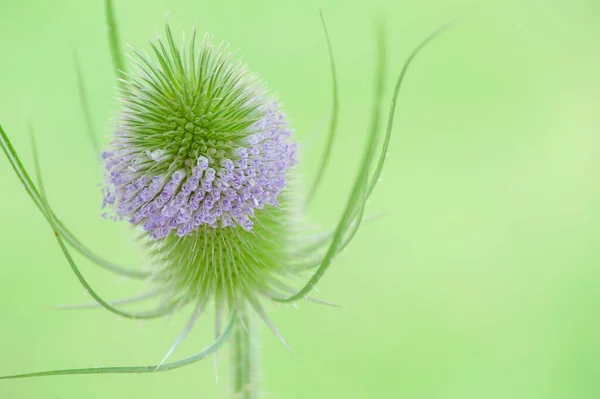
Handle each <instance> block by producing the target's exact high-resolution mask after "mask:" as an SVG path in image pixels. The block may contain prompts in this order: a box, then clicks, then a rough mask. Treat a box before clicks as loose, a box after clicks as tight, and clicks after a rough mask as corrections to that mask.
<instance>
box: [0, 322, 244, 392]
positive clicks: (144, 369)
mask: <svg viewBox="0 0 600 399" xmlns="http://www.w3.org/2000/svg"><path fill="white" fill-rule="evenodd" d="M236 320H237V313H236V312H235V311H233V312H232V314H231V318H230V319H229V324H228V325H227V328H226V329H225V331H223V334H221V335H220V336H219V337H218V338H217V339H216V340H215V341H214V342H213V343H212V344H210V345H209V346H207V347H206V348H204V349H203V350H202V351H201V352H198V353H196V354H194V355H192V356H189V357H186V358H185V359H181V360H178V361H175V362H171V363H165V364H162V365H160V366H158V367H157V366H132V367H126V366H125V367H90V368H81V369H65V370H52V371H41V372H37V373H26V374H15V375H7V376H1V377H0V380H14V379H21V378H33V377H47V376H55V375H86V374H147V373H155V372H161V371H169V370H174V369H177V368H180V367H183V366H187V365H189V364H192V363H195V362H198V361H200V360H202V359H204V358H206V357H207V356H209V355H211V354H213V353H214V352H216V351H217V350H218V349H219V348H220V347H221V346H222V345H223V344H224V343H225V341H227V338H229V336H230V335H231V332H232V331H233V328H234V326H235V324H236Z"/></svg>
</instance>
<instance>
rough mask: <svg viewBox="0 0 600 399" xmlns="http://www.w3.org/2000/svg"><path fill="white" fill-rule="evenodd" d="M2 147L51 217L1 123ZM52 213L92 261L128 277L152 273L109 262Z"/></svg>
mask: <svg viewBox="0 0 600 399" xmlns="http://www.w3.org/2000/svg"><path fill="white" fill-rule="evenodd" d="M0 147H2V150H3V151H4V153H5V154H6V158H7V159H8V161H9V162H10V164H11V166H12V168H13V170H14V171H15V174H16V175H17V177H18V178H19V180H20V181H21V183H22V184H23V187H24V188H25V190H26V191H27V194H29V197H30V198H31V199H32V200H33V202H34V203H35V205H36V207H37V208H38V209H39V210H40V212H42V214H43V216H44V217H45V218H46V220H48V219H49V215H48V214H47V213H46V209H45V207H44V204H43V202H42V200H41V197H40V194H39V192H38V190H37V188H36V186H35V184H33V182H32V180H31V178H30V177H29V174H28V173H27V171H26V170H25V168H24V167H23V164H22V163H21V160H20V159H19V156H18V155H17V153H16V151H15V149H14V148H13V146H12V144H11V142H10V140H9V138H8V136H7V135H6V133H5V132H4V129H3V128H2V126H1V125H0ZM50 213H51V214H52V216H53V217H55V219H56V223H57V226H58V231H59V232H60V233H61V234H62V235H63V237H64V238H65V240H67V242H68V243H69V244H71V245H72V246H73V247H74V248H75V249H76V250H77V251H78V252H79V253H81V254H82V255H83V256H85V257H86V258H88V259H89V260H91V261H92V262H94V263H96V264H98V265H99V266H101V267H103V268H105V269H107V270H110V271H112V272H114V273H118V274H121V275H125V276H127V277H133V278H147V277H148V276H149V275H150V273H148V272H145V271H139V270H129V269H126V268H124V267H121V266H118V265H116V264H114V263H112V262H109V261H107V260H105V259H103V258H101V257H99V256H98V255H96V254H94V253H93V252H92V251H90V250H89V249H88V248H87V247H85V246H84V245H83V244H82V243H81V242H80V241H79V240H78V239H77V238H76V237H75V236H74V235H73V234H72V233H71V232H70V231H69V230H68V229H67V227H66V226H65V225H64V224H63V223H62V222H60V221H59V220H58V218H57V217H56V215H55V214H54V212H52V210H51V209H50Z"/></svg>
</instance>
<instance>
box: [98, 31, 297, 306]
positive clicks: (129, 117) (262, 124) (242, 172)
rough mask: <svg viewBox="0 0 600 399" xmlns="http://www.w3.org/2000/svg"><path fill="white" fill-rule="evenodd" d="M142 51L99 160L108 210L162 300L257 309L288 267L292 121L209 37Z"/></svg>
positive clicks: (170, 41) (169, 39)
mask: <svg viewBox="0 0 600 399" xmlns="http://www.w3.org/2000/svg"><path fill="white" fill-rule="evenodd" d="M166 36H167V41H166V43H163V41H161V40H160V39H158V41H157V43H155V44H152V48H153V50H154V53H155V60H152V59H150V57H148V56H145V55H142V54H141V53H138V52H136V56H137V59H136V65H137V67H138V68H137V71H136V72H135V73H132V74H130V75H128V76H127V77H126V78H125V79H124V80H123V82H122V83H123V89H122V90H121V92H120V97H121V103H122V111H121V114H120V116H119V119H118V122H117V124H116V128H115V134H114V139H113V140H112V142H111V143H110V145H109V148H108V149H107V150H106V151H104V152H103V154H102V159H103V161H104V166H105V176H106V187H105V189H104V204H103V206H108V207H110V208H111V209H112V210H113V212H114V215H115V218H118V219H124V220H126V221H128V222H129V223H131V224H132V225H133V226H136V227H139V228H140V231H142V232H143V233H142V235H143V236H146V237H147V240H146V246H147V247H148V253H149V254H150V256H151V259H152V260H153V262H154V268H153V270H152V277H151V279H152V280H153V282H154V283H155V284H157V285H159V286H160V287H161V289H162V290H163V291H164V292H165V298H168V299H169V300H172V299H174V298H176V300H177V301H178V302H180V303H182V304H185V303H190V302H192V303H197V304H199V303H203V304H205V303H207V302H209V301H211V300H213V299H215V300H218V301H224V304H225V305H227V307H229V308H233V307H239V306H242V305H243V302H246V301H251V302H254V301H256V296H259V295H265V294H268V293H269V287H271V286H272V284H276V283H277V281H278V280H280V279H281V278H282V277H287V276H288V275H289V274H290V273H291V272H292V270H289V268H287V265H288V263H289V262H286V259H287V258H288V257H289V255H288V254H287V251H288V250H287V248H289V243H288V242H286V240H287V239H288V237H289V232H288V231H286V230H288V229H289V228H290V225H289V219H290V217H291V215H290V214H289V213H290V201H291V200H290V195H289V194H288V193H287V192H286V186H287V184H288V180H289V175H290V172H291V169H292V167H293V166H294V165H295V163H296V143H294V142H293V141H292V140H291V137H290V136H291V131H290V130H289V128H288V125H287V122H286V121H285V116H284V115H283V113H282V112H281V110H280V108H279V105H278V103H277V102H276V101H274V100H273V99H271V98H270V97H269V96H268V95H267V94H266V93H267V90H266V89H265V87H264V86H263V84H262V83H261V82H260V81H259V80H258V78H257V77H256V76H255V75H254V74H252V73H251V72H249V71H248V68H247V66H246V65H244V64H243V63H241V62H240V61H239V60H237V59H236V58H235V56H234V54H233V53H231V52H230V51H229V50H228V48H227V47H226V46H223V45H216V44H215V43H214V41H213V40H212V39H211V38H210V37H205V39H204V40H203V41H202V43H201V44H200V45H199V46H198V48H196V47H195V40H194V38H195V37H193V38H192V40H191V43H190V45H189V47H184V48H183V49H182V50H180V49H179V48H178V47H177V46H176V45H175V42H174V40H173V37H172V35H171V31H170V29H169V27H168V26H167V27H166Z"/></svg>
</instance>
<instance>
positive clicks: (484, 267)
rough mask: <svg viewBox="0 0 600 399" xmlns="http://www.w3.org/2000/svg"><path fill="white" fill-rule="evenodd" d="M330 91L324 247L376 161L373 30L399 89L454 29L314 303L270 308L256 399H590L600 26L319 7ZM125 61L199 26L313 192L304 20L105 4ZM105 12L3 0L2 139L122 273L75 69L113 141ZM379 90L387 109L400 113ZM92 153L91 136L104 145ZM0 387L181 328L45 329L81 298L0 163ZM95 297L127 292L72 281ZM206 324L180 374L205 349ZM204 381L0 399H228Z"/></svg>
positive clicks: (126, 245)
mask: <svg viewBox="0 0 600 399" xmlns="http://www.w3.org/2000/svg"><path fill="white" fill-rule="evenodd" d="M322 3H323V7H324V9H325V13H326V16H327V19H328V22H329V28H330V32H331V37H332V40H333V43H334V46H335V55H336V57H337V66H338V71H339V77H340V79H339V80H340V93H341V107H342V108H341V123H340V134H339V140H338V142H337V143H336V146H335V153H334V162H333V164H332V168H331V170H330V171H329V173H328V174H327V176H326V181H325V184H324V186H323V190H322V191H321V193H320V195H319V197H318V200H317V201H316V203H315V206H314V207H312V209H311V210H310V216H311V218H312V219H313V220H314V221H317V222H319V223H322V225H323V226H326V227H327V226H332V225H333V224H334V223H335V221H336V218H337V217H338V216H339V211H340V208H341V206H342V204H343V203H344V201H345V197H344V196H345V195H346V193H347V192H348V190H349V186H350V184H351V181H352V179H353V177H354V175H355V170H356V168H357V166H358V160H359V158H360V154H361V151H362V150H361V148H362V146H363V144H364V142H365V133H366V126H367V124H368V118H369V109H370V104H371V101H372V81H373V67H374V60H373V58H374V57H373V54H374V39H373V21H374V20H375V19H376V18H378V17H382V19H383V20H384V21H385V22H386V25H387V28H386V30H387V33H388V50H389V74H388V79H389V80H388V87H389V88H390V89H391V86H392V84H393V82H392V79H393V78H394V77H395V76H396V75H397V73H398V71H399V68H400V67H401V65H402V62H403V60H404V59H405V57H406V56H407V54H408V53H409V52H410V50H411V49H412V48H413V47H414V46H415V45H416V43H417V42H418V41H419V40H421V39H422V38H423V37H424V36H425V35H427V34H428V33H429V32H431V31H432V30H433V29H435V28H436V27H437V26H439V25H440V24H442V23H444V22H445V21H447V20H449V19H452V18H454V17H457V16H458V17H460V18H461V21H462V22H461V23H460V24H459V25H458V26H456V27H455V28H454V29H452V30H451V31H449V32H447V33H446V34H445V35H444V36H443V37H442V38H440V39H439V40H437V41H436V42H435V43H434V44H432V45H431V46H430V47H429V48H427V49H426V50H425V51H424V52H423V53H422V55H421V56H419V58H418V59H417V61H416V62H415V64H414V66H413V68H412V70H411V71H410V72H409V76H408V79H407V81H406V84H405V86H404V88H403V91H402V93H401V95H400V100H399V103H398V119H397V123H396V125H395V128H394V135H393V139H392V140H393V141H392V145H391V148H390V156H389V157H388V163H387V166H386V169H385V172H384V174H383V179H382V181H381V183H380V185H379V186H378V189H377V191H376V193H375V195H374V197H373V199H372V201H371V203H370V206H369V211H368V212H369V213H370V214H375V213H378V212H381V211H385V212H386V214H385V216H384V217H383V218H382V219H380V220H378V221H376V222H371V223H369V224H367V225H365V226H364V228H363V229H362V230H361V231H360V232H359V234H358V235H357V237H356V239H355V241H354V242H353V244H352V245H351V246H350V247H349V248H348V250H347V251H346V252H344V254H343V255H342V256H341V257H340V258H339V259H338V260H337V261H336V262H335V264H334V265H333V267H332V268H331V270H330V272H329V274H328V275H327V276H326V278H325V279H324V280H323V283H322V284H321V285H320V287H319V288H320V290H319V296H320V297H322V298H324V299H328V300H331V301H334V302H337V303H340V304H343V305H345V306H346V308H345V309H341V310H340V309H332V308H326V307H321V306H318V305H314V304H309V303H301V304H299V308H298V309H297V310H296V309H294V308H292V307H279V308H275V307H273V308H271V309H270V314H271V316H272V318H273V320H274V322H275V323H276V325H277V326H278V327H279V329H280V330H281V332H282V334H283V335H284V336H285V338H286V339H287V341H288V342H289V343H290V345H291V346H292V347H293V349H294V350H295V352H296V353H297V356H296V357H295V358H294V357H292V356H291V355H290V354H289V353H288V352H287V351H286V349H285V348H284V347H283V346H282V345H281V344H280V343H279V342H278V341H277V339H275V338H274V337H273V336H272V335H271V334H270V332H269V331H268V330H267V329H266V328H263V330H262V338H263V341H262V346H263V370H262V377H263V381H262V390H263V392H264V393H265V396H264V397H265V398H285V399H293V398H303V399H304V398H312V399H317V398H410V399H437V398H439V399H452V398H457V399H459V398H460V399H471V398H472V399H480V398H486V399H494V398H502V399H505V398H515V399H521V398H522V399H538V398H539V399H542V398H543V399H550V398H561V399H562V398H570V399H571V398H577V399H579V398H581V399H584V398H598V397H600V378H599V377H598V376H599V374H600V359H599V357H600V316H598V314H599V312H598V305H599V304H600V265H599V261H600V248H599V246H598V241H599V239H600V208H599V206H600V205H599V202H600V185H599V184H598V177H597V176H598V174H599V172H600V157H599V156H598V155H599V154H600V138H599V136H598V126H600V116H599V114H600V112H599V110H598V106H600V95H599V94H598V92H599V89H600V75H599V74H598V70H599V66H600V47H598V43H597V37H598V35H600V28H599V26H598V23H597V22H598V18H599V17H600V3H598V2H597V1H593V0H587V1H584V0H555V1H548V0H544V1H542V0H529V1H519V2H517V1H508V2H506V1H496V0H494V1H479V2H464V1H463V2H459V1H443V0H422V1H419V2H409V1H389V0H388V1H385V0H379V1H349V0H323V1H322ZM116 4H117V11H118V18H119V20H120V22H121V31H122V38H123V40H124V41H126V42H127V43H129V44H131V45H133V46H134V47H141V48H147V40H148V38H149V37H150V36H153V35H154V32H155V30H157V29H158V30H161V29H162V25H163V19H164V15H165V13H166V12H169V21H170V22H171V23H172V26H173V28H174V30H175V31H176V32H181V31H186V32H187V33H189V32H190V30H191V26H192V24H193V23H196V25H197V27H198V29H199V31H200V32H203V31H208V32H211V33H213V34H214V35H216V36H217V37H218V38H220V39H223V40H225V41H229V42H231V43H232V45H233V46H234V47H239V48H240V49H241V53H242V54H243V56H244V58H245V59H246V60H247V61H248V62H249V63H250V65H251V66H252V68H253V69H254V70H255V71H257V72H258V73H259V74H260V75H262V76H263V77H264V79H265V80H266V81H268V82H269V83H270V85H271V87H273V88H274V89H275V90H276V91H277V92H278V93H279V94H280V97H281V99H283V101H284V102H285V106H286V111H287V113H288V115H289V116H290V118H292V119H293V125H294V128H295V131H296V134H297V136H298V137H299V139H300V140H301V142H302V145H303V149H304V160H303V164H302V166H301V169H302V171H303V175H304V177H305V178H306V181H310V178H311V176H313V175H314V172H315V168H316V165H317V161H318V157H319V154H320V149H321V148H322V146H323V143H324V132H325V129H326V125H327V117H328V112H329V107H330V101H331V100H330V98H331V95H330V77H329V69H328V64H327V53H326V47H325V42H324V38H323V34H322V31H321V28H320V25H319V17H318V3H317V1H275V0H264V1H247V0H235V1H220V2H219V1H197V0H195V1H185V0H171V1H167V0H161V1H158V0H157V1H148V0H127V1H116ZM105 36H106V28H105V22H104V9H103V4H102V1H99V0H98V1H79V0H61V1H36V0H20V1H8V0H1V1H0V123H2V125H3V127H4V128H5V130H6V131H7V133H8V134H9V135H10V137H11V139H13V140H14V145H15V146H16V148H17V150H18V151H19V152H20V153H21V154H22V156H23V159H24V161H25V163H26V165H27V166H28V167H29V168H30V169H31V166H32V157H31V155H30V151H29V139H28V135H27V124H28V123H31V124H33V125H34V126H35V127H36V129H37V132H38V141H39V145H40V152H41V162H42V165H43V169H44V176H45V179H46V182H47V183H46V184H47V187H48V190H49V198H50V201H51V202H52V204H53V205H54V207H55V209H56V212H57V213H58V214H59V215H60V216H61V218H62V219H63V221H64V222H65V223H66V224H67V225H69V226H70V227H71V229H72V230H73V231H74V232H76V233H77V234H79V235H80V237H81V239H82V240H84V241H85V242H86V243H88V245H90V246H91V247H93V248H94V249H96V250H97V251H99V252H100V253H103V254H106V255H107V256H108V257H110V258H111V259H116V260H120V261H122V262H124V263H127V264H130V265H132V266H133V267H136V266H139V265H140V264H141V260H140V257H139V254H138V253H137V252H136V250H135V247H134V245H133V244H132V240H131V238H130V234H129V232H128V230H127V228H125V227H123V226H121V225H118V224H114V223H111V222H108V221H106V220H104V219H102V218H100V217H99V213H100V210H99V206H100V201H101V196H100V194H99V189H98V188H97V184H98V183H100V182H101V178H102V175H101V172H100V170H99V168H98V166H97V164H96V161H95V159H94V157H93V155H92V152H91V147H90V145H89V142H88V141H87V138H86V133H85V130H84V129H85V124H84V120H83V118H82V112H81V108H80V104H79V101H78V97H77V86H76V79H75V76H74V69H73V63H72V59H71V48H72V47H73V46H74V47H75V48H76V49H77V52H78V54H79V57H80V59H81V64H82V66H83V68H84V71H85V74H86V79H87V88H88V91H89V94H90V102H91V106H92V109H93V115H92V116H93V120H94V124H95V127H96V129H97V130H98V131H99V132H102V135H103V137H104V142H106V137H107V135H108V134H109V133H110V124H109V121H110V118H111V117H112V116H114V111H115V105H114V101H113V95H114V85H115V82H114V79H113V76H112V67H111V63H110V56H109V51H108V45H107V41H106V37H105ZM390 91H391V90H388V96H387V99H388V103H389V94H390ZM99 134H100V133H99ZM0 181H1V183H2V184H1V186H0V201H1V202H0V205H1V206H0V226H1V228H0V264H1V267H0V375H4V374H13V373H19V372H28V371H37V370H47V369H53V368H69V367H86V366H103V365H104V366H109V365H144V364H153V363H156V362H157V361H158V360H160V359H161V358H162V356H163V354H164V353H165V352H166V350H167V349H168V347H169V346H170V345H171V343H172V341H173V340H174V338H175V337H176V335H177V334H178V333H179V331H180V329H181V327H182V324H183V323H184V321H185V315H181V316H176V317H174V318H173V319H172V320H170V321H169V322H168V323H165V322H164V321H152V322H147V323H139V322H134V321H129V320H119V319H118V318H116V317H115V316H114V315H112V314H109V313H108V312H104V311H82V312H68V311H55V310H52V309H51V306H52V305H57V304H69V303H83V302H88V301H89V300H91V298H89V296H85V295H84V293H83V289H82V288H81V287H80V286H79V284H78V282H77V281H76V279H75V277H74V276H73V275H72V273H71V271H70V269H69V267H68V265H67V264H66V262H65V260H64V258H63V256H62V254H61V253H60V250H59V248H58V246H57V245H56V241H55V240H54V238H53V236H52V232H51V230H50V229H49V228H48V226H47V225H46V224H45V223H44V220H43V218H42V217H41V215H40V214H39V212H38V211H37V210H36V209H35V207H34V206H33V204H32V202H31V201H30V200H29V198H28V197H27V196H26V194H25V191H24V190H23V188H22V187H21V185H20V183H19V182H18V180H17V179H16V177H15V176H14V174H13V173H12V171H11V169H10V167H9V164H8V162H6V161H5V160H4V159H3V158H2V159H0ZM77 259H78V260H79V261H80V262H81V266H82V268H83V270H84V271H85V273H86V276H88V277H89V279H90V280H91V281H92V282H93V284H94V286H95V287H97V288H98V291H100V293H101V294H103V295H104V296H105V297H107V298H118V297H121V296H126V295H127V294H128V293H131V292H134V291H135V289H136V288H138V287H139V286H138V285H136V284H134V283H132V282H129V281H125V280H120V279H118V278H116V277H114V276H113V275H110V274H108V273H105V272H103V271H101V270H99V269H98V268H97V267H96V266H94V265H92V264H90V263H89V262H87V261H85V260H84V259H82V258H80V257H78V258H77ZM212 326H213V321H212V316H210V315H209V316H207V317H205V318H204V319H202V322H201V323H200V327H199V328H197V329H196V330H195V332H194V333H193V334H192V336H191V337H189V338H188V340H187V341H186V342H185V344H184V345H182V346H181V347H180V349H178V351H177V352H176V354H175V355H174V358H177V357H184V356H185V355H186V354H189V353H192V352H195V351H196V350H198V349H199V348H201V347H204V346H205V345H206V344H207V343H208V342H209V341H210V339H211V335H212V328H213V327H212ZM221 353H222V355H221V365H220V382H219V383H218V384H217V383H216V382H215V376H214V372H213V364H212V361H211V360H208V361H205V362H201V363H198V364H196V365H194V366H191V367H188V368H184V369H180V370H177V371H172V372H168V373H162V374H154V375H117V376H111V375H107V376H75V377H50V378H42V379H32V380H18V381H0V398H2V399H21V398H27V399H29V398H33V399H37V398H40V399H47V398H48V399H58V398H60V399H68V398H89V399H93V398H102V399H106V398H114V399H117V398H147V399H151V398H182V399H183V398H213V397H217V398H225V397H228V378H229V372H228V364H227V363H228V361H227V360H228V356H227V350H225V351H224V352H221Z"/></svg>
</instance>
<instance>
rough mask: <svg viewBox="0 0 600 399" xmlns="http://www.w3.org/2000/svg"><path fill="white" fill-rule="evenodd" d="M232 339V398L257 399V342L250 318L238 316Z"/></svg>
mask: <svg viewBox="0 0 600 399" xmlns="http://www.w3.org/2000/svg"><path fill="white" fill-rule="evenodd" d="M240 320H241V323H237V326H236V330H235V332H234V337H233V397H234V398H235V399H257V398H258V397H259V395H258V384H257V383H258V381H257V380H258V356H257V355H258V354H257V350H256V348H257V346H258V342H257V341H256V340H257V337H256V331H255V329H254V325H253V320H252V318H251V317H250V316H249V315H248V314H247V313H246V314H244V315H240Z"/></svg>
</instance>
